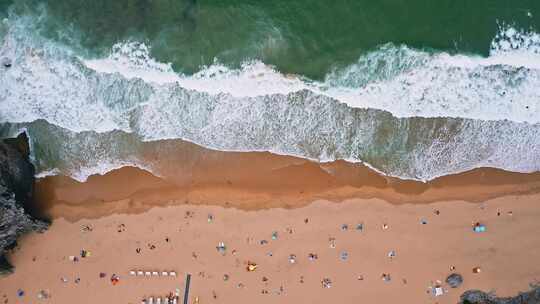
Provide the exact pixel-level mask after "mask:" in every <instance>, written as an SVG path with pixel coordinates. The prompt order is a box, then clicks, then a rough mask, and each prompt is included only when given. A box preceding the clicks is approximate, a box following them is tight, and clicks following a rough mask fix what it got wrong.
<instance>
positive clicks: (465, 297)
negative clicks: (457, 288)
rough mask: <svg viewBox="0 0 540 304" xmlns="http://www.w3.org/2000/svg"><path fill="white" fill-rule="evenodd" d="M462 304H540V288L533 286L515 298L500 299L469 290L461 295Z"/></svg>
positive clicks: (489, 294)
mask: <svg viewBox="0 0 540 304" xmlns="http://www.w3.org/2000/svg"><path fill="white" fill-rule="evenodd" d="M460 304H540V286H532V289H531V290H530V291H527V292H522V293H519V294H518V295H517V296H515V297H509V298H498V297H496V296H495V295H493V294H491V293H486V292H483V291H480V290H468V291H466V292H464V293H463V294H462V295H461V301H460Z"/></svg>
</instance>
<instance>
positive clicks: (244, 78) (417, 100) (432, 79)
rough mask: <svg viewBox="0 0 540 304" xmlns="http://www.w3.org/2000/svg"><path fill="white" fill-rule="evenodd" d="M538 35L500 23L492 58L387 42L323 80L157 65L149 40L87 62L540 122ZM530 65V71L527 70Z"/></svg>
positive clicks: (397, 107) (422, 112)
mask: <svg viewBox="0 0 540 304" xmlns="http://www.w3.org/2000/svg"><path fill="white" fill-rule="evenodd" d="M539 45H540V35H538V34H536V33H526V32H519V31H516V30H515V29H513V28H511V27H510V28H505V29H501V31H500V33H499V34H498V35H497V37H496V38H495V39H494V40H493V42H492V45H491V53H490V56H488V57H485V58H484V57H480V56H474V55H450V54H448V53H444V52H442V53H428V52H424V51H418V50H413V49H409V48H407V47H405V46H401V47H396V46H393V45H385V46H383V47H381V48H379V49H377V50H375V51H373V52H370V53H368V54H365V55H363V56H361V57H360V59H359V60H358V62H357V63H355V64H352V65H351V66H349V67H347V68H345V69H342V70H337V71H333V72H332V73H330V74H329V75H327V77H326V80H325V81H324V82H316V81H310V80H308V79H304V78H302V77H299V76H296V75H283V74H281V73H279V72H277V71H276V70H275V69H274V68H272V67H271V66H268V65H265V64H263V63H262V62H259V61H254V62H247V63H245V64H244V65H243V66H242V68H240V69H229V68H227V67H226V66H224V65H221V64H219V63H216V64H214V65H212V66H210V67H206V68H203V69H202V70H201V71H200V72H198V73H196V74H194V75H191V76H187V75H182V74H176V73H174V71H173V70H172V68H171V67H170V64H164V63H158V62H156V61H155V60H154V59H152V58H151V56H150V55H149V51H150V50H149V48H148V47H146V46H145V45H144V44H137V43H133V42H127V43H124V44H119V45H116V46H115V47H113V52H112V53H111V55H110V56H109V57H108V58H106V59H95V60H86V61H83V62H84V64H85V65H86V66H88V67H90V68H92V69H94V70H96V71H98V72H101V73H119V74H121V75H123V76H124V77H127V78H141V79H143V80H145V81H149V82H154V83H159V84H164V83H177V84H179V85H180V86H182V87H183V88H186V89H190V90H196V91H200V92H207V93H210V94H215V95H216V94H230V95H232V96H235V97H256V96H265V95H273V94H288V93H291V92H295V91H300V90H311V91H313V92H315V93H317V94H321V95H326V96H329V97H332V98H336V99H338V100H339V101H341V102H344V103H346V104H347V105H348V106H351V107H357V108H374V109H381V110H386V111H389V112H391V113H392V114H393V115H395V116H397V117H417V116H420V117H461V118H471V119H483V120H502V119H508V120H512V121H517V122H529V123H538V122H540V115H538V114H537V113H538V112H540V91H539V90H537V87H538V86H539V85H540V51H539V49H540V47H539ZM522 70H524V71H522Z"/></svg>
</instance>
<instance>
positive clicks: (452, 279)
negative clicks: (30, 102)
mask: <svg viewBox="0 0 540 304" xmlns="http://www.w3.org/2000/svg"><path fill="white" fill-rule="evenodd" d="M446 283H447V284H448V285H449V286H450V287H452V288H458V287H459V286H460V285H461V283H463V277H462V276H461V275H460V274H459V273H452V274H451V275H449V276H448V277H447V278H446Z"/></svg>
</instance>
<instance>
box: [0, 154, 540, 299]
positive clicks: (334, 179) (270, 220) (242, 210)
mask: <svg viewBox="0 0 540 304" xmlns="http://www.w3.org/2000/svg"><path fill="white" fill-rule="evenodd" d="M206 153H210V154H212V153H217V154H220V155H219V157H216V156H215V155H214V157H205V158H204V159H205V160H206V162H204V161H201V162H198V163H197V165H196V166H191V167H189V170H190V171H189V172H190V173H191V175H190V176H191V178H189V179H185V180H182V181H179V180H171V179H165V178H159V177H156V176H154V175H152V174H150V173H148V172H146V171H144V170H140V169H137V168H131V167H125V168H122V169H120V170H115V171H112V172H110V173H108V174H106V175H104V176H92V177H90V178H89V179H88V180H87V181H86V182H84V183H80V182H77V181H75V180H72V179H70V178H68V177H63V176H51V177H46V178H43V179H40V180H38V182H37V189H36V194H37V199H36V201H38V202H40V204H39V205H37V206H35V211H39V213H41V214H42V215H45V216H47V217H48V218H52V219H53V221H52V225H51V227H50V228H49V230H47V231H46V232H45V233H43V234H37V233H31V234H28V235H26V236H24V237H23V238H22V239H20V241H19V246H18V247H17V248H16V249H15V250H13V251H12V252H11V254H10V255H9V259H10V261H11V263H12V264H13V265H14V266H15V269H16V270H15V273H14V274H13V275H10V276H7V277H4V278H0V286H1V287H2V288H1V291H2V292H1V294H0V297H2V301H3V302H5V303H33V302H35V301H36V300H37V299H38V298H37V296H38V293H39V292H41V291H42V290H43V291H45V293H46V294H47V295H48V296H49V298H48V299H42V300H41V301H49V302H51V303H73V301H77V303H141V301H142V300H143V299H149V297H158V296H161V297H164V296H165V295H167V294H169V293H171V292H172V293H175V292H178V293H179V294H180V297H179V298H180V300H181V299H182V296H183V292H184V283H185V282H184V281H185V276H186V274H188V273H189V274H191V275H192V280H191V291H190V296H189V303H238V302H241V303H253V302H256V303H276V302H278V303H329V302H330V303H358V302H368V303H457V302H458V299H459V296H460V295H461V294H462V293H463V292H464V291H466V290H469V289H481V290H484V291H494V292H496V294H497V295H498V296H511V295H515V294H516V293H518V292H520V291H526V290H528V289H529V284H531V283H535V282H538V280H540V276H539V274H540V266H539V265H538V263H536V262H535V261H537V260H538V259H539V258H540V252H539V251H538V250H536V248H538V246H540V238H538V232H540V222H538V220H537V218H538V217H539V216H540V208H539V207H538V202H539V199H540V194H538V189H539V183H540V178H539V175H538V174H536V173H535V174H520V173H509V172H504V171H502V170H495V169H489V168H485V169H478V170H474V171H471V172H466V173H462V174H458V175H455V176H447V177H443V178H441V179H437V180H434V181H431V182H429V183H421V182H416V181H403V180H399V179H395V178H389V177H384V176H381V175H378V174H377V173H376V172H374V171H372V170H370V169H369V168H367V167H364V166H362V165H359V164H350V163H346V162H342V161H339V162H334V163H325V164H319V163H316V162H312V161H306V160H302V159H298V158H294V157H289V156H277V155H272V154H269V153H224V152H215V151H214V152H212V151H207V152H206ZM235 154H236V155H235ZM207 156H208V155H207ZM224 158H225V159H227V160H228V161H223V160H224ZM217 164H220V165H219V166H217ZM213 165H216V167H215V168H214V169H213V170H209V168H212V166H213ZM186 170H187V169H186ZM177 173H178V176H185V175H186V174H187V172H182V171H181V170H179V171H178V172H177ZM476 223H480V224H481V225H485V227H486V231H485V232H479V233H477V232H474V231H473V225H474V224H476ZM385 227H386V228H385ZM274 233H275V234H274ZM220 242H223V245H224V246H225V247H226V248H224V249H223V251H222V252H220V251H219V250H218V249H217V247H218V246H219V245H220ZM83 250H84V251H88V252H90V255H89V256H86V257H82V256H81V253H82V251H83ZM83 255H86V254H83ZM310 255H311V258H310ZM75 257H76V259H77V260H78V261H76V262H74V261H73V259H74V258H75ZM291 257H293V260H294V263H291ZM249 262H253V263H256V264H257V268H256V270H255V271H253V272H248V271H247V270H246V267H247V266H248V263H249ZM474 269H479V270H480V272H479V273H475V272H474V271H473V270H474ZM130 271H135V273H136V274H137V272H138V271H142V272H143V275H142V276H141V275H132V274H130ZM147 271H149V272H150V276H146V275H144V273H145V272H147ZM154 271H156V272H158V273H159V274H161V272H162V271H166V272H169V271H174V272H175V273H176V274H177V275H176V276H175V277H171V276H166V277H164V276H154V275H152V272H154ZM452 273H458V274H460V275H462V277H463V284H462V285H461V286H459V287H458V288H451V287H450V286H449V285H448V284H447V283H445V279H446V277H447V276H448V275H450V274H452ZM113 275H116V276H118V277H119V282H118V283H117V284H115V285H113V284H112V281H111V277H112V276H113ZM383 275H387V276H388V277H387V280H386V281H385V280H383ZM324 279H328V280H329V282H331V287H330V288H323V286H322V281H323V280H324ZM436 286H441V288H442V290H443V291H444V294H443V295H439V296H435V295H434V289H433V288H434V287H436ZM177 289H178V290H177ZM20 291H23V292H24V295H22V296H17V293H18V292H20Z"/></svg>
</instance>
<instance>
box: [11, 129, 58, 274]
mask: <svg viewBox="0 0 540 304" xmlns="http://www.w3.org/2000/svg"><path fill="white" fill-rule="evenodd" d="M29 156H30V148H29V144H28V137H27V136H26V134H25V133H22V134H20V135H19V136H18V137H17V138H9V139H4V140H1V141H0V274H5V273H10V272H11V271H12V267H11V265H10V264H9V262H8V261H7V259H6V257H5V256H4V253H5V252H6V250H9V249H11V248H13V247H15V246H16V244H17V237H19V236H20V235H21V234H23V233H26V232H30V231H38V232H41V231H44V230H45V229H47V226H48V224H47V223H46V222H44V221H41V220H38V219H36V218H34V217H33V216H31V215H30V214H28V212H27V207H28V206H30V205H31V204H32V195H33V188H34V173H35V169H34V166H33V165H32V163H30V160H29Z"/></svg>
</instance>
